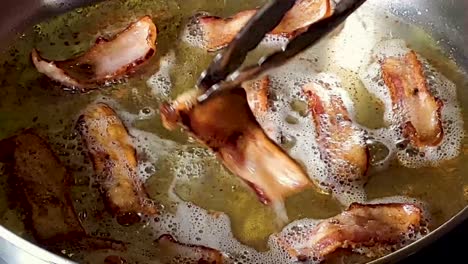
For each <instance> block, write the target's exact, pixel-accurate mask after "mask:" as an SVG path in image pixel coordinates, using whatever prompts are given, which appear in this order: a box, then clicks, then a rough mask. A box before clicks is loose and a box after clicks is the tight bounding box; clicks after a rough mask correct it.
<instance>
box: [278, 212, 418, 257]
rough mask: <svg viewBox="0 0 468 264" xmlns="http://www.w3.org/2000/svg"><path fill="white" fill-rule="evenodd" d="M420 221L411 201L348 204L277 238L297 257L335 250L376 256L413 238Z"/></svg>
mask: <svg viewBox="0 0 468 264" xmlns="http://www.w3.org/2000/svg"><path fill="white" fill-rule="evenodd" d="M423 225H424V221H423V216H422V210H421V209H420V208H419V207H417V206H416V205H413V204H396V203H395V204H375V205H371V204H369V205H362V204H352V205H351V206H350V207H349V209H348V210H346V211H344V212H343V213H341V214H339V215H337V216H335V217H332V218H330V219H327V220H324V221H322V222H321V223H320V224H318V225H317V226H316V227H314V228H312V229H310V230H303V231H305V233H303V234H300V235H298V236H300V238H297V239H295V238H291V237H288V238H287V239H284V238H282V237H280V238H278V239H279V240H278V241H279V242H280V244H281V245H282V246H284V247H285V248H286V249H287V251H288V252H289V253H290V254H291V255H292V256H296V257H298V259H301V260H306V259H309V258H315V259H318V260H321V261H323V260H325V259H327V258H329V257H332V255H333V253H336V252H338V251H339V250H349V251H354V252H356V253H359V252H365V254H366V255H367V256H368V257H380V256H383V255H385V254H386V253H389V251H391V250H394V249H396V248H398V247H402V246H404V245H405V243H408V242H410V241H411V240H415V239H416V235H415V234H417V233H418V232H420V231H421V230H422V228H423ZM408 238H409V240H410V241H408ZM359 249H361V250H362V249H366V250H362V251H359V252H358V251H356V250H359Z"/></svg>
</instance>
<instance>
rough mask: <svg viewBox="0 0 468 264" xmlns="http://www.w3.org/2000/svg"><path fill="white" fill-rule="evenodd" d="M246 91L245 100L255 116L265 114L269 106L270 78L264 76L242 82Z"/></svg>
mask: <svg viewBox="0 0 468 264" xmlns="http://www.w3.org/2000/svg"><path fill="white" fill-rule="evenodd" d="M242 88H244V89H245V92H246V93H247V102H248V103H249V106H250V109H252V112H253V114H254V115H255V117H260V116H263V115H265V113H266V112H267V111H268V108H270V101H269V96H270V78H269V77H268V76H265V77H263V78H261V79H260V80H255V81H250V82H247V83H244V84H242Z"/></svg>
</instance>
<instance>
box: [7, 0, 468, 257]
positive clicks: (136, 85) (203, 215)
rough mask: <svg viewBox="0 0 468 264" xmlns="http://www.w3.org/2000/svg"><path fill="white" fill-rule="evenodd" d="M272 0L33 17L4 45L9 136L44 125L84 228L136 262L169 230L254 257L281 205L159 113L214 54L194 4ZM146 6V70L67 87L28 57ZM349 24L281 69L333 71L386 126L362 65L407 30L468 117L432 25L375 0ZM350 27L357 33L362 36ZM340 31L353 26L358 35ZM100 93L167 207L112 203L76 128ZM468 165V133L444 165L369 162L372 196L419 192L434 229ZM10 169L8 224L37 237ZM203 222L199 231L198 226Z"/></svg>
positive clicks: (466, 97)
mask: <svg viewBox="0 0 468 264" xmlns="http://www.w3.org/2000/svg"><path fill="white" fill-rule="evenodd" d="M264 2H265V1H260V0H255V1H252V0H223V1H221V0H220V1H218V0H216V1H212V0H183V1H182V0H180V1H169V0H148V1H144V0H120V1H117V0H115V1H105V2H102V3H99V4H95V5H92V6H89V7H84V8H79V9H76V10H74V11H72V12H69V13H66V14H64V15H60V16H57V17H54V18H52V19H49V20H47V21H44V22H42V23H40V24H37V25H35V26H34V27H32V28H30V29H28V30H26V31H25V32H24V34H22V35H21V36H19V37H17V39H16V40H15V42H14V44H13V45H12V46H11V47H9V49H8V50H7V52H5V53H3V54H1V57H0V62H1V64H0V86H1V89H0V98H1V99H0V138H6V137H9V136H11V135H13V134H15V132H17V131H18V130H21V129H23V128H28V127H36V128H38V129H40V130H41V131H43V132H44V133H45V134H46V135H47V136H48V138H49V140H50V142H51V143H52V147H53V149H54V150H55V152H56V153H58V154H59V157H60V159H61V160H62V162H63V163H64V164H66V165H67V166H69V167H70V169H71V170H72V171H73V175H74V179H75V181H74V185H73V187H72V196H73V199H74V205H75V208H76V210H77V212H78V214H79V215H80V218H81V220H82V221H83V224H84V226H85V227H86V229H87V230H89V232H90V233H92V234H100V235H104V236H109V237H113V238H118V239H121V240H125V241H129V242H132V244H131V248H130V250H129V252H130V253H128V256H126V259H128V260H130V261H131V262H136V261H143V262H145V261H148V260H149V259H150V260H154V259H156V257H155V256H157V255H158V254H161V252H157V250H156V249H155V248H154V245H153V241H154V240H155V239H156V238H157V237H159V235H161V234H164V233H168V232H169V233H172V234H174V235H177V236H178V237H186V238H187V240H188V241H187V242H190V241H192V242H195V243H202V242H203V243H205V244H206V245H208V246H216V245H217V242H218V241H220V239H221V238H222V239H225V240H226V241H227V242H226V243H225V244H226V245H224V246H223V247H225V248H226V249H231V250H232V252H230V253H232V254H234V255H235V256H237V257H241V255H242V254H246V255H247V256H245V257H249V256H248V255H249V254H250V253H252V252H254V250H253V249H255V250H256V251H259V252H266V251H267V250H268V237H269V236H270V235H271V234H272V233H276V232H279V231H280V230H281V228H282V226H278V225H277V222H276V221H272V219H275V217H276V214H275V211H274V210H272V209H271V208H269V207H266V206H264V205H262V204H261V203H258V202H254V201H256V199H257V198H256V197H255V195H254V194H252V192H251V191H250V190H248V189H247V188H246V187H245V186H244V185H243V184H242V183H241V182H240V180H239V179H238V178H236V177H235V176H233V175H232V174H231V173H229V172H228V171H227V170H226V169H225V168H223V166H222V165H220V163H219V162H218V161H217V160H216V158H215V157H214V156H213V154H211V153H210V152H209V151H207V150H205V149H204V148H203V147H200V146H199V145H197V144H196V143H193V141H191V140H188V139H187V137H186V136H185V135H184V134H183V133H181V132H168V131H166V130H165V129H164V128H163V127H162V124H161V120H160V118H159V115H158V114H157V113H156V112H157V109H158V106H159V104H160V103H161V102H162V101H164V100H167V99H168V98H174V97H175V96H177V95H178V94H180V93H182V92H184V91H187V90H188V89H191V88H193V87H194V84H195V82H196V80H197V78H198V76H199V74H200V73H201V71H202V70H203V69H205V68H206V67H207V65H208V64H209V63H210V61H211V59H212V58H213V56H214V54H210V53H207V52H205V51H203V50H202V49H200V48H198V47H194V45H193V43H194V39H196V37H197V35H196V34H197V33H196V32H187V31H185V29H186V25H187V24H188V23H190V21H191V18H192V16H193V15H194V14H195V13H197V12H208V13H210V14H214V15H218V16H229V15H232V14H234V13H236V12H238V11H241V10H245V9H250V8H253V7H256V6H259V5H261V4H262V3H264ZM371 2H372V1H371ZM147 14H149V15H151V16H152V17H153V20H154V21H155V23H156V25H157V27H158V32H159V33H158V40H157V43H158V48H157V55H156V56H155V58H153V59H152V60H151V62H150V63H149V66H147V67H146V68H145V70H144V71H142V72H139V73H138V74H137V75H136V76H134V77H132V78H129V79H127V80H124V81H122V82H121V83H118V84H115V85H112V87H108V88H103V89H101V90H99V91H96V92H91V93H87V94H73V93H70V92H63V91H61V90H60V89H59V88H57V87H55V86H53V85H51V84H50V82H48V81H47V80H45V79H44V77H42V76H41V75H40V74H38V73H37V71H36V70H35V68H34V67H33V66H32V64H31V63H30V59H29V53H30V51H31V50H32V48H38V49H39V50H40V51H41V52H42V54H43V55H44V56H45V57H47V58H52V59H65V58H69V57H71V56H74V55H76V54H79V53H81V52H83V51H85V50H86V49H87V48H88V47H89V46H90V45H91V44H92V43H93V41H94V40H95V39H96V37H97V36H101V35H106V34H109V33H112V32H116V31H117V30H118V29H121V28H123V27H125V26H126V25H127V24H128V23H129V21H134V20H135V19H137V18H138V17H141V16H143V15H147ZM340 30H341V31H337V32H335V34H334V36H331V37H330V38H328V39H326V40H324V41H322V42H321V43H320V44H319V45H317V46H316V47H313V48H311V49H310V50H309V51H307V52H306V53H305V54H303V55H301V56H300V57H301V58H299V59H297V60H296V61H294V62H293V63H292V64H290V65H287V66H286V67H285V68H284V69H285V70H286V71H287V70H288V69H295V68H294V67H297V66H299V67H302V68H303V69H310V72H311V74H312V72H313V71H317V72H321V71H324V72H333V73H335V74H336V75H337V76H338V77H339V78H340V79H341V80H342V82H343V87H344V88H345V89H346V90H348V91H349V92H350V94H351V99H352V100H353V102H354V104H355V108H356V119H357V121H358V122H359V123H360V124H361V125H363V126H366V127H369V128H372V129H378V128H381V127H383V126H384V122H383V115H384V110H383V104H382V102H380V101H379V100H378V99H377V98H376V97H374V96H373V95H372V94H370V93H369V92H368V91H367V90H366V89H365V87H364V85H363V83H362V82H361V80H360V78H359V71H360V70H363V69H364V68H365V67H366V66H367V65H366V63H367V59H368V58H365V57H364V58H362V57H363V56H370V53H369V51H370V50H372V49H373V48H374V46H375V44H377V43H378V42H380V41H382V40H387V39H403V40H405V41H406V43H407V44H408V46H409V47H411V48H412V49H414V50H416V51H417V52H418V53H419V54H421V55H422V56H423V57H425V58H426V59H427V60H428V61H429V63H430V64H431V65H433V66H434V67H435V68H436V69H437V71H438V72H440V73H442V74H443V75H444V76H446V77H447V78H448V79H449V80H450V81H451V82H453V83H454V84H455V85H456V86H457V93H458V101H459V103H460V105H461V106H462V115H463V119H464V123H465V124H468V112H467V111H468V108H467V107H466V106H468V92H467V89H466V86H467V84H466V81H467V78H466V76H465V75H464V74H463V73H462V72H461V71H460V67H458V66H457V64H456V63H455V62H454V61H453V59H452V58H451V54H450V53H449V52H447V51H446V50H445V49H444V47H442V46H441V45H440V43H439V41H437V40H436V39H434V38H433V37H432V36H431V35H430V34H428V33H427V32H425V31H423V30H422V29H420V28H419V27H417V26H414V25H412V24H407V23H406V22H404V21H402V20H400V19H399V18H397V17H396V16H394V15H392V14H391V13H387V12H385V11H382V10H381V9H379V8H376V7H375V6H374V5H373V4H372V3H368V4H366V5H364V6H363V7H362V8H361V9H360V10H359V11H358V12H357V13H356V14H354V15H353V16H352V17H351V18H350V19H349V21H348V22H347V24H346V25H345V27H344V28H342V29H340ZM351 33H352V34H351ZM184 34H185V35H184ZM353 34H354V36H356V35H357V34H359V38H356V37H353ZM339 35H349V41H346V39H344V40H343V39H342V38H340V37H339ZM188 36H189V37H188ZM184 40H185V41H184ZM444 45H445V44H444ZM273 46H274V45H270V46H269V48H261V49H257V50H256V51H255V52H254V54H252V55H251V56H250V58H249V59H248V61H249V62H253V61H255V60H257V59H258V58H259V57H260V56H262V55H264V54H266V53H267V52H271V51H272V49H273V48H272V47H273ZM336 54H339V55H336ZM338 60H339V61H338ZM344 64H345V65H344ZM291 65H292V66H291ZM155 73H157V74H155ZM149 80H151V81H149ZM96 100H101V101H106V102H110V103H111V104H112V105H113V106H115V107H116V109H117V111H118V113H119V115H120V116H121V117H122V118H123V119H124V121H125V122H126V123H127V125H128V126H129V129H130V132H131V134H132V135H133V136H134V137H135V138H136V141H137V142H138V144H140V147H139V150H144V151H142V152H141V153H140V155H141V156H142V157H141V160H144V161H145V164H146V165H145V166H143V167H142V170H143V172H142V173H141V174H142V176H145V177H147V181H146V186H147V188H148V191H149V193H150V196H151V198H153V199H155V200H156V201H158V202H161V204H162V205H164V207H165V208H166V209H167V210H166V211H167V215H166V214H165V215H162V216H161V217H158V218H157V219H147V222H146V223H145V224H142V225H140V226H133V227H122V226H120V225H118V224H117V223H116V221H115V220H113V219H112V218H111V217H110V215H108V214H107V213H106V212H105V210H104V205H103V202H102V200H101V198H100V195H99V193H98V191H97V189H96V188H95V187H94V184H93V182H92V181H90V175H92V173H93V169H92V164H91V163H90V161H89V160H88V158H87V156H86V153H85V151H84V150H83V146H82V145H81V143H80V139H79V137H78V136H77V134H76V131H75V130H74V125H75V122H76V118H77V116H78V115H79V113H80V111H81V110H82V109H83V108H84V107H85V106H86V105H87V104H89V103H90V102H93V101H96ZM464 130H465V131H466V125H465V127H464ZM376 155H378V154H376ZM466 171H468V138H467V137H464V138H463V143H462V149H461V153H460V155H459V156H458V157H457V158H455V159H452V160H449V161H446V162H443V163H441V164H440V165H439V166H437V167H435V168H434V167H425V168H416V169H410V168H405V167H403V166H400V165H398V164H397V163H396V162H393V163H391V164H390V165H389V167H388V168H386V169H383V170H375V171H372V173H371V175H370V180H369V182H368V184H367V185H366V187H365V191H366V193H367V196H368V197H367V198H368V200H375V199H382V198H386V201H399V200H401V199H406V198H408V199H410V198H415V199H417V200H418V201H422V202H424V203H425V204H427V209H428V210H429V213H430V215H431V226H430V228H431V229H434V228H437V227H438V226H440V225H441V224H442V223H444V222H445V221H447V220H448V219H449V218H450V217H452V216H453V215H455V214H456V213H458V212H459V211H460V210H461V209H463V208H464V207H465V206H466V205H467V204H468V174H467V173H466ZM7 178H8V177H7V173H6V172H2V176H1V177H0V184H1V186H2V188H1V189H0V224H1V225H3V226H5V227H7V228H8V229H10V230H12V231H14V232H15V233H17V234H19V235H20V236H22V237H24V238H26V239H31V234H30V232H29V231H28V230H26V229H25V227H24V224H23V220H24V212H23V211H22V210H21V208H19V207H18V206H15V201H14V199H9V197H11V194H10V191H11V190H10V189H11V186H9V184H8V181H7ZM389 197H390V198H389ZM401 197H404V198H401ZM187 202H190V203H193V205H190V204H188V203H187ZM286 209H287V213H288V216H289V218H290V221H294V220H297V219H302V218H311V219H324V218H328V217H332V216H334V215H336V214H338V213H340V212H341V211H342V210H343V207H342V206H341V205H340V204H339V203H338V202H337V201H336V200H335V199H334V198H332V197H331V196H328V195H323V194H319V193H317V192H315V191H305V192H303V193H301V194H298V195H296V196H294V197H291V198H290V199H288V200H287V202H286ZM205 210H208V211H209V212H212V211H216V212H223V213H225V214H226V216H227V217H226V216H221V217H219V218H218V220H216V221H214V220H209V219H210V213H208V211H205ZM228 219H229V220H228ZM188 230H191V231H188ZM193 230H195V231H196V232H195V231H193ZM189 233H190V235H188V234H189ZM195 233H198V235H192V234H195ZM136 234H138V235H136ZM231 235H232V236H233V237H235V239H233V238H231ZM220 237H221V238H220ZM239 242H240V243H242V245H241V244H240V243H239ZM68 250H69V249H66V248H64V253H69V257H71V258H72V259H75V260H78V261H83V260H88V261H89V260H91V259H93V262H94V261H97V260H99V259H100V258H103V257H105V253H102V252H98V253H96V254H83V253H82V252H69V251H68ZM239 250H240V251H239ZM244 252H245V253H244ZM236 254H237V255H236ZM252 254H253V255H255V254H257V253H255V254H254V253H252ZM265 254H266V253H265ZM255 256H256V255H255Z"/></svg>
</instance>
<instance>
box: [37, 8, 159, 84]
mask: <svg viewBox="0 0 468 264" xmlns="http://www.w3.org/2000/svg"><path fill="white" fill-rule="evenodd" d="M156 36H157V29H156V26H155V25H154V23H153V21H152V20H151V18H150V17H149V16H145V17H143V18H141V19H140V20H138V21H136V22H134V23H132V24H130V25H129V26H128V27H127V28H126V29H125V30H123V31H121V32H120V33H118V34H117V35H115V36H114V38H112V39H111V40H106V39H104V38H102V37H101V38H98V39H97V40H96V44H95V45H94V46H93V47H91V48H90V49H89V50H88V51H87V52H86V53H84V54H83V55H81V56H78V57H75V58H72V59H68V60H65V61H49V60H47V59H45V58H42V57H41V56H40V55H39V53H38V51H37V50H36V49H33V51H32V52H31V58H32V61H33V63H34V65H35V66H36V69H37V70H38V71H39V72H40V73H42V74H45V75H46V76H47V77H49V78H50V79H52V80H54V81H56V82H58V83H60V84H62V85H64V86H65V87H68V88H71V89H79V90H81V91H82V92H86V91H88V90H89V89H93V88H97V87H98V86H99V85H103V84H106V83H108V82H111V81H114V80H116V79H119V78H122V77H124V75H128V74H130V73H132V72H134V71H136V70H137V69H138V67H139V66H141V65H142V64H143V63H144V62H146V61H147V60H149V59H150V58H151V57H153V55H154V54H155V53H156V44H155V42H156Z"/></svg>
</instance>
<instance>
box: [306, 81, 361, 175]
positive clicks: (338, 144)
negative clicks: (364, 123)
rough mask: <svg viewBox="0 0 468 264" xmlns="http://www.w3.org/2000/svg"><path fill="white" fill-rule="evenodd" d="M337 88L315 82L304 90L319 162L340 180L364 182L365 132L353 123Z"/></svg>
mask: <svg viewBox="0 0 468 264" xmlns="http://www.w3.org/2000/svg"><path fill="white" fill-rule="evenodd" d="M337 89H341V88H340V87H331V86H330V84H325V83H317V82H314V83H310V84H307V85H305V86H304V88H303V90H304V93H305V94H306V96H307V97H308V104H309V108H310V110H311V112H312V118H313V120H314V123H315V128H316V129H315V130H316V138H317V142H318V145H319V148H320V153H321V156H322V159H324V160H325V161H328V163H329V165H330V166H332V168H333V169H336V171H334V172H333V173H334V174H336V177H341V180H342V181H344V182H350V181H363V180H365V176H366V173H367V169H368V166H369V151H368V148H367V146H366V144H365V141H364V131H363V130H362V129H360V128H358V127H357V126H356V125H355V124H354V123H353V121H352V119H351V117H350V115H349V112H348V110H347V109H346V107H345V105H344V103H343V99H342V98H341V97H340V95H339V94H337V93H336V92H337Z"/></svg>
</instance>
